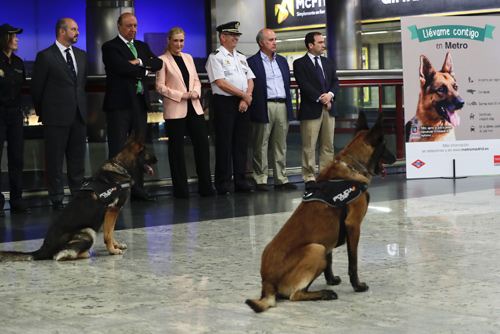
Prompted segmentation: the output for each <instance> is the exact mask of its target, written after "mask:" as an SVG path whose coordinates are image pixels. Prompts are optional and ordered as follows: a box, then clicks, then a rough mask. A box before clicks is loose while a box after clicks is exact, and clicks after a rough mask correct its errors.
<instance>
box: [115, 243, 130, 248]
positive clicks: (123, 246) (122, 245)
mask: <svg viewBox="0 0 500 334" xmlns="http://www.w3.org/2000/svg"><path fill="white" fill-rule="evenodd" d="M115 248H118V249H127V245H125V244H119V243H116V244H115Z"/></svg>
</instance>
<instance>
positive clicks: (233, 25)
mask: <svg viewBox="0 0 500 334" xmlns="http://www.w3.org/2000/svg"><path fill="white" fill-rule="evenodd" d="M239 27H240V23H239V22H238V21H231V22H228V23H224V24H221V25H220V26H218V27H217V31H218V32H219V33H220V34H222V33H225V32H227V33H230V34H237V35H241V32H239V30H238V28H239Z"/></svg>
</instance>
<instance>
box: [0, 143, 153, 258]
mask: <svg viewBox="0 0 500 334" xmlns="http://www.w3.org/2000/svg"><path fill="white" fill-rule="evenodd" d="M157 161H158V160H157V159H156V157H155V156H153V155H151V154H149V153H148V152H147V150H146V148H145V146H144V145H143V143H142V140H140V139H138V138H135V136H134V135H132V136H131V137H130V138H129V139H128V140H127V143H126V144H125V149H124V150H123V151H122V152H120V153H119V154H118V155H117V156H116V157H114V158H112V159H110V160H108V161H107V162H105V163H104V165H102V166H101V167H100V168H99V170H97V172H96V173H95V174H94V175H93V176H92V178H91V180H89V181H88V182H86V183H85V184H84V185H83V187H82V188H81V190H80V191H78V192H77V193H76V194H75V195H74V196H73V198H72V199H71V201H70V202H69V203H68V205H67V206H66V207H65V208H64V209H63V211H62V212H61V213H60V215H59V216H58V217H57V219H56V220H55V221H54V222H53V223H52V225H51V226H50V228H49V230H48V232H47V235H46V236H45V239H44V241H43V244H42V247H41V248H40V249H39V250H37V251H34V252H31V253H22V252H0V261H31V260H47V259H54V260H58V261H62V260H74V259H82V258H88V257H90V253H89V250H90V248H92V246H93V245H94V243H95V239H96V234H97V233H98V232H99V231H100V230H101V229H102V230H103V232H104V242H105V243H106V247H107V249H108V251H109V253H110V254H112V255H117V254H122V250H123V249H125V248H127V246H126V245H125V244H120V243H118V242H116V241H115V239H114V237H113V231H114V228H115V223H116V219H117V218H118V214H119V213H120V211H121V209H122V208H123V206H124V205H125V203H126V202H127V201H128V199H129V197H130V188H131V186H133V183H134V179H135V177H136V175H137V174H138V173H143V172H144V173H149V174H150V175H153V168H152V167H151V165H153V164H155V163H156V162H157Z"/></svg>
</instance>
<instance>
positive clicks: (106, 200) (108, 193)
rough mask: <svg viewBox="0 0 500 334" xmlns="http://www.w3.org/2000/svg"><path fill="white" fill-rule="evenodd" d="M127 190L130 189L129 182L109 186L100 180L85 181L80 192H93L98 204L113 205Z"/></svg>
mask: <svg viewBox="0 0 500 334" xmlns="http://www.w3.org/2000/svg"><path fill="white" fill-rule="evenodd" d="M128 189H130V183H129V182H123V183H114V184H110V183H109V182H106V181H102V180H90V181H87V182H85V183H84V184H83V185H82V187H81V188H80V190H91V191H93V192H94V193H95V194H96V195H97V198H98V200H99V202H101V203H103V204H106V205H109V204H111V203H113V201H114V200H115V199H116V198H118V196H120V194H121V193H122V192H123V191H125V190H128Z"/></svg>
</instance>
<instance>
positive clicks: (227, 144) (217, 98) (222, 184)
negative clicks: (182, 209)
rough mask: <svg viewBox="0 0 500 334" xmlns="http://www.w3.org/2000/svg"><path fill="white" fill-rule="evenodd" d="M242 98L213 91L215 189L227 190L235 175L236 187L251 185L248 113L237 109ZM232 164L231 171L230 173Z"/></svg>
mask: <svg viewBox="0 0 500 334" xmlns="http://www.w3.org/2000/svg"><path fill="white" fill-rule="evenodd" d="M240 101H241V99H240V98H239V97H236V96H223V95H217V94H214V99H213V102H214V122H215V188H217V190H227V189H228V188H229V187H230V185H231V174H233V176H234V187H235V188H246V187H248V185H247V182H246V179H245V173H246V168H247V150H248V132H249V126H250V120H249V115H248V113H247V112H244V113H241V112H239V110H238V107H239V104H240ZM231 165H232V173H231Z"/></svg>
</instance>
